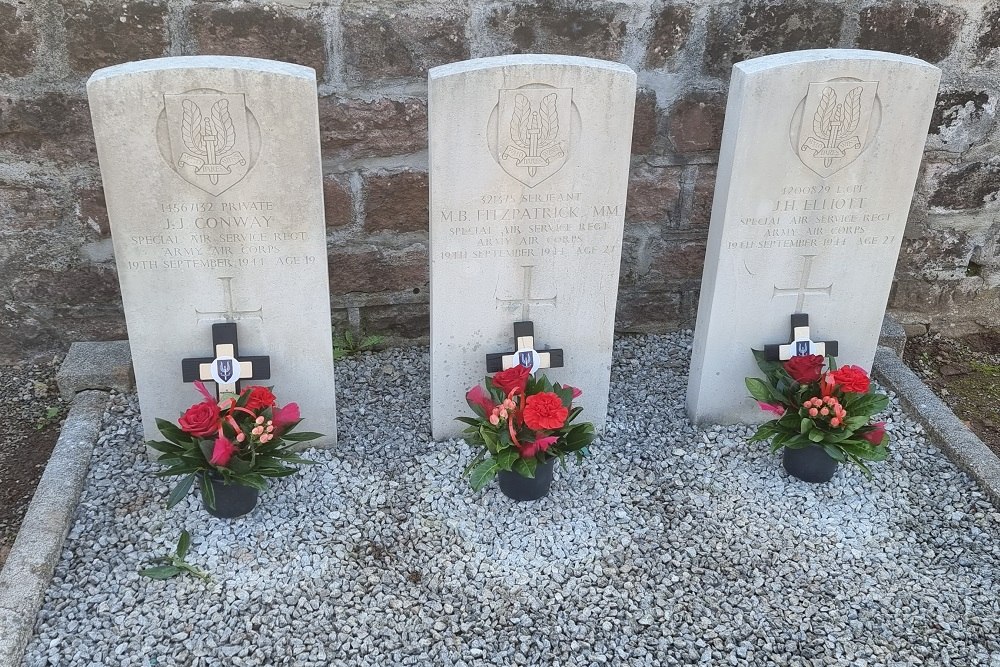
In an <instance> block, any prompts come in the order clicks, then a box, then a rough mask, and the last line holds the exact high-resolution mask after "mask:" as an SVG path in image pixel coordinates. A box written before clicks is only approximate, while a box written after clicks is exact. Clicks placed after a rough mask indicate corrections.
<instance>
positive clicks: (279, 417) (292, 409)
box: [271, 403, 302, 433]
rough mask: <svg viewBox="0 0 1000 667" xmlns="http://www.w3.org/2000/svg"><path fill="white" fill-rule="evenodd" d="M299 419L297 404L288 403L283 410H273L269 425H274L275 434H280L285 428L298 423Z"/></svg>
mask: <svg viewBox="0 0 1000 667" xmlns="http://www.w3.org/2000/svg"><path fill="white" fill-rule="evenodd" d="M301 418H302V417H301V416H300V415H299V404H298V403H289V404H288V405H286V406H285V407H283V408H275V410H274V416H273V417H272V418H271V424H273V425H274V430H275V432H276V433H280V432H281V431H283V430H284V428H285V427H286V426H288V425H289V424H293V423H295V422H297V421H299V419H301Z"/></svg>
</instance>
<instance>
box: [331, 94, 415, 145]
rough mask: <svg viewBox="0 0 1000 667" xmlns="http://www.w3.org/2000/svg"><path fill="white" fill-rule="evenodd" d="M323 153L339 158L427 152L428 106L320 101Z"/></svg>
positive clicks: (382, 101)
mask: <svg viewBox="0 0 1000 667" xmlns="http://www.w3.org/2000/svg"><path fill="white" fill-rule="evenodd" d="M319 124H320V140H321V143H322V146H323V150H324V151H325V152H328V153H332V154H334V155H336V156H337V157H340V158H364V157H388V156H391V155H406V154H408V153H416V152H418V151H423V150H426V149H427V102H425V101H424V100H418V99H414V98H405V99H402V100H392V99H388V98H379V99H376V100H372V101H365V100H354V99H347V98H342V97H324V98H320V101H319Z"/></svg>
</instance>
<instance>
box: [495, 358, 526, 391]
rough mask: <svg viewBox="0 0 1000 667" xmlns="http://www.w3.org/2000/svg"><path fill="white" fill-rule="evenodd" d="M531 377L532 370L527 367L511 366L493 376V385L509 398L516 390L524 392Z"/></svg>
mask: <svg viewBox="0 0 1000 667" xmlns="http://www.w3.org/2000/svg"><path fill="white" fill-rule="evenodd" d="M529 375H531V369H530V368H528V367H527V366H521V365H518V366H511V367H510V368H508V369H507V370H505V371H500V372H499V373H497V374H496V375H494V376H493V385H494V386H495V387H497V388H499V389H500V390H501V391H503V393H504V394H506V395H508V396H509V395H510V392H512V391H513V390H515V389H519V390H520V391H522V392H523V391H524V388H525V387H526V386H528V376H529Z"/></svg>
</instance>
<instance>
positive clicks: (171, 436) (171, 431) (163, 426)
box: [156, 419, 192, 445]
mask: <svg viewBox="0 0 1000 667" xmlns="http://www.w3.org/2000/svg"><path fill="white" fill-rule="evenodd" d="M156 428H158V429H160V433H162V434H163V437H164V438H166V439H167V440H169V441H170V442H172V443H174V444H175V445H181V444H183V443H185V442H187V443H190V442H191V441H192V437H191V435H189V434H188V433H185V432H184V431H182V430H181V429H180V428H179V427H177V426H175V425H174V424H173V423H171V422H168V421H167V420H166V419H157V420H156Z"/></svg>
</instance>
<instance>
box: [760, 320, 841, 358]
mask: <svg viewBox="0 0 1000 667" xmlns="http://www.w3.org/2000/svg"><path fill="white" fill-rule="evenodd" d="M809 336H810V333H809V316H808V315H806V314H805V313H796V314H794V315H792V341H791V342H790V343H787V344H785V345H765V346H764V358H765V359H767V360H768V361H788V360H789V359H791V358H792V357H801V356H804V355H807V354H818V355H820V356H821V357H835V356H837V341H835V340H828V341H824V342H821V343H815V342H813V341H812V339H810V337H809Z"/></svg>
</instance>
